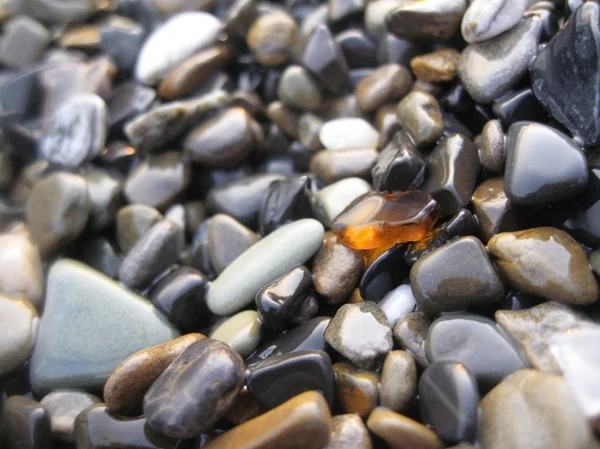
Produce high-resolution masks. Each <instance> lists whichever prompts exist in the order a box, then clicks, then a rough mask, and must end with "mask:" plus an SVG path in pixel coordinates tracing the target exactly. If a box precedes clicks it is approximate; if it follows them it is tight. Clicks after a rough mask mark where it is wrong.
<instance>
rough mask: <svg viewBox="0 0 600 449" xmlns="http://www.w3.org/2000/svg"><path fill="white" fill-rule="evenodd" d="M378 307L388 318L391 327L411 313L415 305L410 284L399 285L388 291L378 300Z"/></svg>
mask: <svg viewBox="0 0 600 449" xmlns="http://www.w3.org/2000/svg"><path fill="white" fill-rule="evenodd" d="M378 305H379V308H380V309H381V311H382V312H383V313H385V316H386V317H387V319H388V322H389V323H390V327H391V328H393V327H394V326H395V325H396V323H397V322H398V321H400V320H401V319H403V318H404V317H405V316H407V315H408V314H409V313H411V312H412V311H413V310H414V309H415V306H416V305H417V303H416V300H415V296H414V295H413V292H412V289H411V288H410V285H406V284H405V285H400V286H399V287H396V288H395V289H394V290H392V291H390V292H389V293H388V294H387V295H385V296H384V298H383V299H382V300H381V301H380V302H379V304H378Z"/></svg>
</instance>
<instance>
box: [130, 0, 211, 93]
mask: <svg viewBox="0 0 600 449" xmlns="http://www.w3.org/2000/svg"><path fill="white" fill-rule="evenodd" d="M198 30H200V32H198ZM220 32H221V21H220V20H219V19H217V18H216V17H215V16H213V15H212V14H208V13H205V12H196V11H194V12H184V13H181V14H177V15H176V16H174V17H172V18H170V19H169V20H167V21H166V22H165V23H164V24H163V25H162V26H160V27H159V28H157V29H156V30H154V31H153V32H152V34H150V36H149V37H148V38H147V39H146V41H145V42H144V44H143V46H142V48H141V50H140V53H139V56H138V60H137V64H136V67H135V76H136V78H137V79H138V80H139V81H141V82H142V83H144V84H148V85H152V84H156V83H158V82H159V81H161V80H162V79H163V78H164V77H165V76H166V75H167V74H168V73H169V72H170V71H171V70H172V69H173V68H175V67H176V66H177V65H178V64H180V63H181V62H183V61H185V60H186V59H187V58H189V57H190V56H192V55H193V54H194V53H196V52H198V51H199V50H202V49H204V48H206V47H208V46H210V45H211V44H213V43H214V42H215V41H216V40H217V37H218V35H219V33H220ZM174 42H176V43H177V44H176V45H175V46H174V45H173V43H174Z"/></svg>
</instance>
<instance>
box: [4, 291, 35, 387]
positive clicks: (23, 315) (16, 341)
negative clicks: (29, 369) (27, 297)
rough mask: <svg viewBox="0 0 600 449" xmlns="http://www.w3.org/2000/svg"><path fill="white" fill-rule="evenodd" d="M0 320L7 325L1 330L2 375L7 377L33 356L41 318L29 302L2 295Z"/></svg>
mask: <svg viewBox="0 0 600 449" xmlns="http://www.w3.org/2000/svg"><path fill="white" fill-rule="evenodd" d="M0 319H1V321H2V322H3V323H5V325H4V326H2V328H1V330H0V375H2V376H5V375H7V374H10V373H12V372H13V371H14V370H15V369H17V368H19V367H20V366H21V365H23V363H25V362H26V361H27V359H29V357H30V356H31V352H32V351H33V346H34V344H35V339H36V337H37V332H38V325H39V318H38V314H37V312H36V310H35V308H34V307H33V306H32V305H31V303H29V302H28V301H22V300H20V299H18V298H14V297H10V296H5V295H0ZM8 323H10V325H8Z"/></svg>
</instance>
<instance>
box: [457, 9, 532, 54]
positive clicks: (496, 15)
mask: <svg viewBox="0 0 600 449" xmlns="http://www.w3.org/2000/svg"><path fill="white" fill-rule="evenodd" d="M526 8H527V0H474V1H473V2H471V5H470V6H469V8H468V9H467V11H466V12H465V15H464V16H463V19H462V24H461V32H462V35H463V38H464V39H465V40H466V41H467V42H469V43H470V44H473V43H475V42H482V41H486V40H488V39H491V38H493V37H496V36H498V35H500V34H502V33H504V32H505V31H508V30H510V29H511V28H513V27H514V26H515V25H516V24H517V23H519V22H520V21H521V18H522V17H523V13H524V12H525V9H526Z"/></svg>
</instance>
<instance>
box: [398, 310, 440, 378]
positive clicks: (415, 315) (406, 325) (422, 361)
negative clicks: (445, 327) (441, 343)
mask: <svg viewBox="0 0 600 449" xmlns="http://www.w3.org/2000/svg"><path fill="white" fill-rule="evenodd" d="M430 324H431V321H430V320H429V318H428V317H427V316H426V315H425V314H424V313H423V312H411V313H409V314H408V315H406V316H405V317H404V318H402V319H401V320H400V321H398V322H397V323H396V325H395V326H394V329H393V330H392V335H393V337H394V344H395V345H396V347H399V348H401V349H404V350H405V351H406V352H408V353H409V354H410V355H411V356H412V357H413V358H414V359H415V362H417V363H418V364H419V366H420V367H421V368H426V367H428V366H429V361H428V360H427V355H426V354H425V342H426V340H427V330H428V329H429V326H430Z"/></svg>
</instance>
